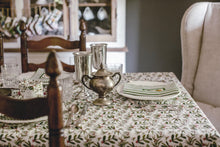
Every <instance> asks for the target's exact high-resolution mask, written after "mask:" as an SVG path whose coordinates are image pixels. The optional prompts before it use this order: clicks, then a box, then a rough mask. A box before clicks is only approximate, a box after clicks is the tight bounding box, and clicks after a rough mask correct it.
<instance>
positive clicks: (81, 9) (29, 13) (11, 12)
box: [0, 0, 127, 71]
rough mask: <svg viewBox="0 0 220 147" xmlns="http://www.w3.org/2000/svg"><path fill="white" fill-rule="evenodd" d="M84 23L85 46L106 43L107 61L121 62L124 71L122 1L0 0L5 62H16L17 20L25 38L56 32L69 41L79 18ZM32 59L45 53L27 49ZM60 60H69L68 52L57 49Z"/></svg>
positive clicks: (75, 34)
mask: <svg viewBox="0 0 220 147" xmlns="http://www.w3.org/2000/svg"><path fill="white" fill-rule="evenodd" d="M80 19H84V20H85V21H86V25H87V36H86V37H87V44H86V46H87V48H88V50H90V44H92V43H107V44H108V53H107V63H122V64H123V65H124V71H125V53H126V52H127V48H126V46H125V0H1V2H0V23H1V29H2V30H3V32H4V34H5V40H4V48H5V54H4V56H5V58H4V59H5V62H6V63H20V61H21V60H20V58H21V57H20V53H19V48H20V38H19V35H20V32H19V24H20V21H25V22H26V24H27V26H28V28H29V31H28V32H27V34H28V36H29V37H32V38H36V39H38V38H39V37H44V36H47V35H50V36H51V35H58V36H61V37H64V38H68V39H70V40H74V39H78V37H79V33H80V32H79V29H78V28H79V20H80ZM30 52H31V54H30V58H29V60H31V61H32V62H37V63H38V62H39V63H40V62H42V60H46V57H47V55H48V53H47V52H44V51H43V50H42V51H41V52H34V51H31V50H30ZM57 53H58V56H59V58H60V59H61V60H63V61H64V62H66V63H68V64H71V63H72V62H73V54H72V52H66V51H60V50H59V49H57Z"/></svg>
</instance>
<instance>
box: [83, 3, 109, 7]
mask: <svg viewBox="0 0 220 147" xmlns="http://www.w3.org/2000/svg"><path fill="white" fill-rule="evenodd" d="M106 6H111V5H110V4H109V3H79V7H106Z"/></svg>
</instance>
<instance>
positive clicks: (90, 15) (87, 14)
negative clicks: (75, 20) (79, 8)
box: [83, 7, 95, 21]
mask: <svg viewBox="0 0 220 147" xmlns="http://www.w3.org/2000/svg"><path fill="white" fill-rule="evenodd" d="M83 17H84V19H85V20H86V21H89V20H92V19H94V18H95V16H94V14H93V12H92V10H91V9H90V7H86V8H85V10H84V12H83Z"/></svg>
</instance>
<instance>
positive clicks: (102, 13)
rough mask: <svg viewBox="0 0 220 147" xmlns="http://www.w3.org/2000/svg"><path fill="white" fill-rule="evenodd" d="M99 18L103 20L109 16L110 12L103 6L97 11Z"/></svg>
mask: <svg viewBox="0 0 220 147" xmlns="http://www.w3.org/2000/svg"><path fill="white" fill-rule="evenodd" d="M97 18H98V19H99V20H101V21H103V20H104V19H107V18H108V13H107V11H106V10H105V9H104V8H103V7H100V8H99V10H98V12H97Z"/></svg>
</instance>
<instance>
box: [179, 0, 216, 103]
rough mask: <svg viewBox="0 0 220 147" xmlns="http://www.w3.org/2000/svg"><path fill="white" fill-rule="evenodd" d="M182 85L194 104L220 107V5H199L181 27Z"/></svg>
mask: <svg viewBox="0 0 220 147" xmlns="http://www.w3.org/2000/svg"><path fill="white" fill-rule="evenodd" d="M181 43H182V62H183V66H182V79H181V82H182V84H183V85H184V86H185V88H186V89H187V90H188V92H189V93H190V94H191V95H192V97H193V98H194V99H195V100H197V101H201V102H204V103H207V104H211V105H213V106H220V3H212V2H199V3H195V4H193V5H192V6H191V7H190V8H188V9H187V11H186V12H185V14H184V16H183V18H182V23H181Z"/></svg>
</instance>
